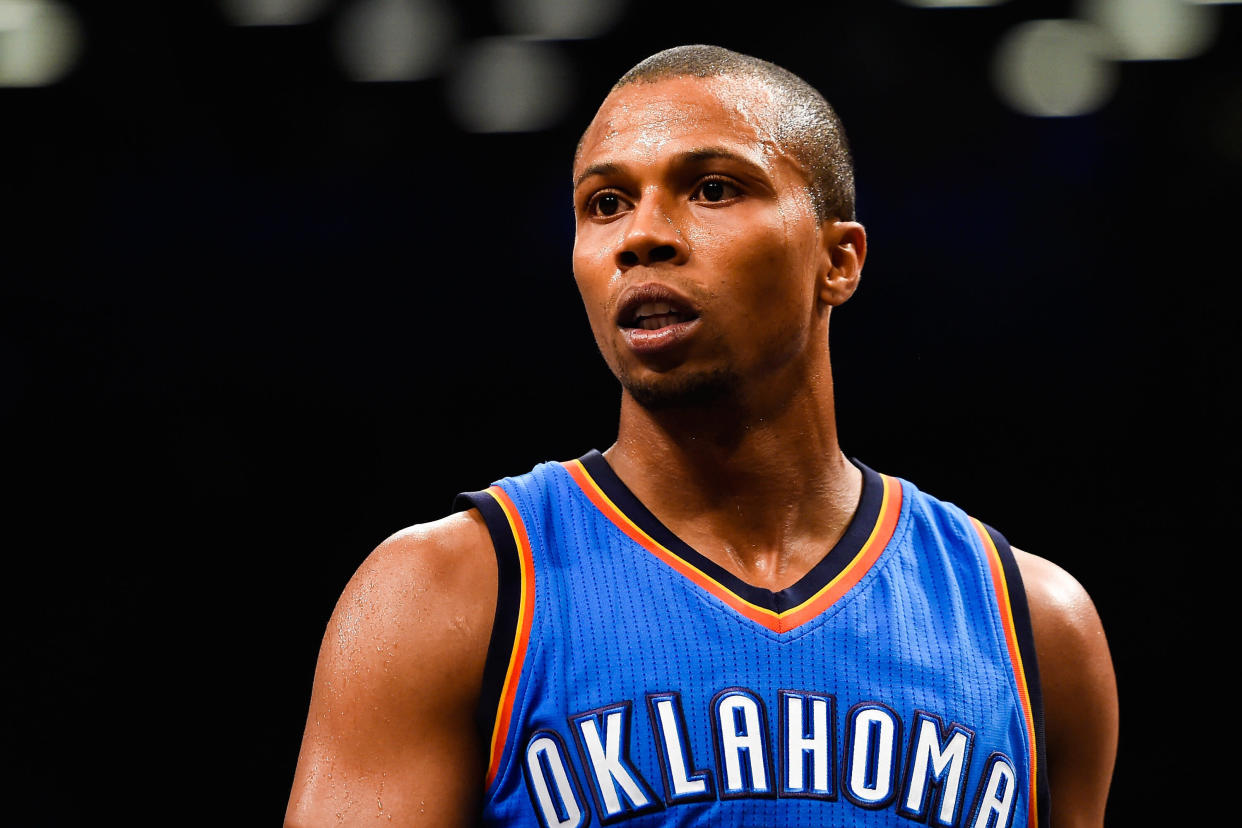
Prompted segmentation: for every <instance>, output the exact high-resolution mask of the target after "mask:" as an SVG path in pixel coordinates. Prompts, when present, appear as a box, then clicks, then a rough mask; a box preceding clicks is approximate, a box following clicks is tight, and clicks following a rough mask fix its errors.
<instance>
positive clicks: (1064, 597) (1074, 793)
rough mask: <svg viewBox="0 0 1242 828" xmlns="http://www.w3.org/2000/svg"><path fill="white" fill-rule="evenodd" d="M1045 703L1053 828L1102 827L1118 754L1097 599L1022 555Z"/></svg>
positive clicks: (1112, 687) (1112, 684)
mask: <svg viewBox="0 0 1242 828" xmlns="http://www.w3.org/2000/svg"><path fill="white" fill-rule="evenodd" d="M1014 557H1015V558H1016V559H1017V562H1018V568H1019V569H1020V570H1021V572H1022V581H1023V585H1024V586H1025V588H1026V595H1027V601H1028V603H1029V604H1030V609H1031V627H1032V628H1033V632H1034V634H1035V653H1036V657H1037V658H1038V659H1039V675H1040V684H1041V687H1042V690H1043V699H1044V726H1045V731H1044V735H1045V738H1046V746H1047V750H1048V783H1049V786H1050V788H1051V793H1052V820H1053V821H1052V825H1053V828H1099V826H1103V824H1104V807H1105V805H1106V804H1107V802H1108V788H1109V784H1110V782H1111V781H1112V775H1113V762H1114V761H1115V759H1116V756H1117V679H1116V677H1115V675H1114V673H1113V661H1112V657H1111V656H1110V655H1109V651H1108V641H1107V640H1106V639H1105V637H1104V626H1103V625H1102V624H1101V623H1100V616H1099V614H1098V613H1097V612H1096V610H1095V605H1094V604H1093V603H1092V602H1091V597H1090V596H1089V595H1087V591H1086V590H1085V589H1083V587H1082V585H1081V584H1079V583H1078V581H1076V580H1075V579H1074V577H1073V576H1072V575H1070V574H1069V573H1068V572H1066V571H1065V570H1064V569H1061V567H1059V566H1057V565H1056V564H1054V563H1052V562H1051V561H1047V560H1044V559H1043V558H1039V557H1036V556H1035V555H1031V554H1029V553H1026V552H1022V551H1020V550H1018V549H1015V550H1014Z"/></svg>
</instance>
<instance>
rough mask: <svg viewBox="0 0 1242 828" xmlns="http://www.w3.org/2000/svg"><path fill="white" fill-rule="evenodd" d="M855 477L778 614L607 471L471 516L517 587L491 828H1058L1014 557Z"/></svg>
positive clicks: (973, 530) (925, 507) (498, 628)
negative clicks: (616, 827) (817, 555)
mask: <svg viewBox="0 0 1242 828" xmlns="http://www.w3.org/2000/svg"><path fill="white" fill-rule="evenodd" d="M856 465H858V466H859V468H860V469H861V470H862V473H863V481H864V484H863V491H862V497H861V500H860V503H859V506H858V510H857V512H856V513H855V515H854V517H853V519H852V521H851V522H850V524H849V526H848V528H847V529H846V531H845V533H844V535H843V536H842V537H841V539H840V541H838V543H837V544H836V546H835V547H834V548H833V549H832V550H831V551H830V552H829V553H828V554H826V555H825V556H824V558H823V559H822V561H821V562H820V563H819V564H817V565H816V566H815V567H814V568H813V569H812V570H811V571H810V572H809V573H808V574H807V575H806V576H805V577H804V578H802V579H801V580H800V581H799V582H798V583H797V584H795V585H793V586H791V587H789V588H787V589H784V590H781V591H780V592H771V591H768V590H765V589H761V588H757V587H754V586H751V585H749V584H747V583H745V582H744V581H742V580H740V579H739V578H737V577H735V576H733V575H732V574H731V573H729V572H728V571H726V570H725V569H723V568H722V567H720V566H718V565H716V564H714V563H713V562H712V561H710V560H709V559H707V558H706V557H704V556H703V555H701V554H699V553H698V552H696V551H695V550H694V549H692V548H690V547H689V546H688V545H687V544H686V543H684V542H683V541H681V540H679V539H678V538H677V537H676V536H675V535H674V534H673V533H672V532H671V531H669V530H668V529H667V528H666V527H665V526H664V525H663V524H661V523H660V521H659V520H657V519H656V518H655V516H654V515H652V513H651V512H650V511H648V510H647V508H646V507H644V506H643V504H642V503H641V502H639V501H638V499H637V498H636V497H635V496H634V495H633V494H632V493H631V492H630V491H629V490H628V489H627V488H626V486H625V485H624V483H622V481H621V480H620V478H618V477H617V475H616V474H615V473H614V472H613V471H612V469H611V468H610V466H609V465H608V463H607V461H606V460H605V459H604V457H603V456H602V455H601V454H599V453H598V452H591V453H589V454H587V455H586V456H585V457H582V458H581V459H579V460H574V461H571V462H568V463H544V464H541V465H539V466H538V467H536V468H535V469H534V470H533V471H532V472H530V473H529V474H525V475H522V476H520V477H514V478H506V479H504V480H501V481H499V482H498V483H496V484H495V485H493V486H492V487H491V488H489V489H487V490H486V491H483V492H473V493H467V494H463V495H460V496H459V498H458V501H457V505H458V508H469V507H471V506H473V507H476V508H478V509H479V511H480V512H481V513H482V515H483V517H484V519H485V521H486V523H487V525H488V528H489V530H490V532H491V535H492V540H493V543H494V545H495V547H496V553H497V560H498V565H499V573H500V590H499V596H498V602H497V613H496V621H495V624H494V628H493V634H492V640H491V647H490V650H489V655H488V662H487V666H486V670H485V676H484V692H483V700H482V702H481V705H480V730H481V733H482V735H483V743H484V744H485V745H487V746H488V751H487V759H488V768H487V775H486V779H485V781H484V785H485V795H484V812H483V821H484V824H486V825H505V826H538V827H539V828H578V827H579V826H585V825H588V824H592V823H597V824H601V825H608V824H612V823H624V824H625V825H626V826H627V828H630V827H631V826H632V828H639V827H640V826H655V825H737V826H755V828H759V827H760V826H763V827H764V828H801V827H803V826H805V828H823V827H824V826H837V827H840V826H847V825H848V826H906V827H907V828H908V826H909V824H910V822H911V821H915V822H924V823H927V824H929V825H939V826H970V828H1010V827H1011V826H1032V828H1033V827H1034V826H1037V825H1046V824H1047V813H1048V808H1047V801H1048V799H1047V789H1046V786H1045V785H1044V782H1043V765H1044V760H1043V751H1042V740H1043V735H1042V731H1043V727H1042V712H1041V706H1040V700H1039V682H1038V676H1037V668H1036V663H1035V658H1034V646H1033V640H1032V638H1031V631H1030V622H1029V617H1028V610H1027V606H1026V599H1025V594H1024V592H1023V590H1022V585H1021V579H1020V577H1019V574H1018V569H1017V566H1016V564H1015V562H1014V558H1013V553H1012V551H1011V550H1010V548H1009V545H1008V543H1006V541H1005V540H1004V539H1003V538H1002V537H1001V536H1000V535H999V534H998V533H996V532H995V531H993V530H992V529H990V528H989V527H987V526H985V525H983V524H981V523H979V522H978V521H975V520H973V519H972V518H970V517H968V516H967V515H966V514H964V513H963V512H962V511H961V510H960V509H958V508H957V507H956V506H953V505H951V504H948V503H944V502H941V501H939V500H936V499H934V498H932V497H930V496H928V495H926V494H924V493H922V492H920V491H919V490H918V489H917V488H915V487H914V486H913V485H912V484H910V483H908V482H906V481H903V480H899V479H897V478H894V477H889V476H886V475H881V474H877V473H876V472H873V471H871V470H870V469H868V468H866V467H865V466H862V465H861V464H857V463H856Z"/></svg>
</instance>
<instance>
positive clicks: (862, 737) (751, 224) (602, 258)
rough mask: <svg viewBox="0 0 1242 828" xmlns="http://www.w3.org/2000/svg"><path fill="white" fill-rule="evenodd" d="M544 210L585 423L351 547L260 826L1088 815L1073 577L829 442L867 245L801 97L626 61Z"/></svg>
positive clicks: (786, 80) (711, 62) (1107, 756)
mask: <svg viewBox="0 0 1242 828" xmlns="http://www.w3.org/2000/svg"><path fill="white" fill-rule="evenodd" d="M574 204H575V210H576V215H577V237H576V241H575V246H574V255H573V262H574V274H575V278H576V280H577V282H578V286H579V288H580V290H581V293H582V298H583V301H584V304H585V306H586V310H587V314H588V316H589V318H590V321H591V326H592V330H593V331H594V334H595V337H596V340H597V342H598V344H599V347H600V350H601V351H602V353H603V355H604V357H605V359H606V361H607V362H608V364H609V366H610V367H611V369H612V370H613V372H614V373H615V374H616V376H617V377H618V379H619V380H620V382H621V385H622V389H623V391H622V399H621V414H620V427H619V430H618V436H617V442H616V443H615V444H614V445H613V446H612V447H611V448H610V449H608V450H607V451H606V452H604V453H603V454H602V455H601V454H598V453H595V452H592V453H591V454H588V455H587V456H586V457H583V458H582V459H581V460H577V461H572V462H569V463H563V464H562V463H551V464H543V465H541V466H539V467H538V468H536V469H535V471H534V472H532V473H531V474H528V475H523V476H522V477H519V478H510V479H506V480H505V481H502V482H501V483H500V484H498V485H496V486H493V487H492V488H491V489H489V490H488V491H487V492H480V493H474V494H471V495H466V496H463V499H462V501H461V505H462V506H463V507H466V508H465V509H464V510H463V511H461V512H459V513H457V514H455V515H453V516H451V517H448V518H445V519H443V520H440V521H437V522H435V523H431V524H428V525H424V526H418V527H414V528H412V529H408V530H406V531H404V532H401V533H398V534H397V535H395V536H393V537H392V538H390V539H388V540H387V541H385V542H384V543H383V544H381V546H380V547H379V548H378V549H376V550H375V552H374V553H373V554H372V555H371V556H370V557H369V558H368V559H367V561H366V562H365V563H364V564H363V566H362V567H361V568H360V569H359V571H358V573H357V574H356V575H355V576H354V578H353V579H352V580H351V582H350V584H349V586H348V587H347V588H346V590H345V593H344V595H343V597H342V598H341V601H340V603H339V605H338V607H337V609H336V612H335V614H334V616H333V619H332V621H331V623H330V624H329V628H328V631H327V635H326V637H325V640H324V644H323V649H322V651H321V655H320V660H319V665H318V669H317V673H316V679H315V687H314V691H313V695H312V700H311V711H310V716H309V720H308V723H307V729H306V735H305V739H304V742H303V746H302V754H301V758H300V760H299V764H298V770H297V774H296V778H295V781H294V788H293V796H292V799H291V801H290V804H289V810H288V814H287V823H286V824H287V825H291V826H318V825H338V824H345V825H355V824H370V823H372V822H389V821H391V822H392V823H393V824H427V825H460V824H470V823H474V822H477V821H478V820H479V818H480V814H482V818H483V820H484V821H485V822H486V823H488V824H506V825H510V824H511V825H540V826H546V828H552V826H580V825H587V824H589V823H590V822H591V821H592V820H598V821H599V823H600V824H605V823H611V822H614V821H618V822H628V823H629V824H632V825H636V826H637V825H657V824H659V825H663V824H728V825H751V826H760V825H763V826H785V827H786V828H788V827H789V826H812V825H814V826H823V825H838V826H842V825H905V824H907V823H908V822H909V821H910V820H915V821H925V822H929V823H931V824H935V825H971V826H975V825H977V826H997V828H1003V826H1024V825H1036V824H1041V825H1046V824H1049V822H1048V818H1049V816H1048V815H1049V797H1048V793H1049V791H1050V792H1051V797H1050V799H1051V814H1052V817H1051V818H1052V820H1053V823H1052V824H1055V825H1056V826H1058V828H1065V826H1078V825H1083V826H1087V825H1100V824H1102V820H1103V813H1104V805H1105V800H1106V798H1107V792H1108V785H1109V780H1110V776H1111V773H1112V764H1113V759H1114V754H1115V749H1116V738H1117V701H1116V688H1115V682H1114V678H1113V670H1112V664H1111V660H1110V657H1109V653H1108V647H1107V644H1106V642H1105V639H1104V634H1103V629H1102V627H1101V624H1100V621H1099V618H1098V616H1097V615H1096V612H1095V610H1094V608H1093V606H1092V604H1091V601H1090V599H1089V598H1088V597H1087V595H1086V594H1085V592H1084V591H1083V589H1082V587H1081V586H1079V585H1078V583H1077V582H1076V581H1074V580H1073V579H1072V578H1071V577H1070V576H1069V575H1067V574H1066V573H1065V572H1063V571H1062V570H1061V569H1059V568H1058V567H1056V566H1055V565H1053V564H1051V563H1049V562H1047V561H1045V560H1043V559H1040V558H1037V557H1035V556H1033V555H1028V554H1025V553H1022V552H1018V551H1016V550H1013V551H1011V550H1010V549H1009V547H1008V544H1007V543H1006V542H1005V541H1004V539H1003V538H1002V537H1001V536H1000V535H999V534H997V533H996V532H994V531H993V530H991V529H989V528H988V527H986V526H984V525H983V524H980V523H978V522H977V521H973V520H972V519H970V518H968V517H967V516H966V515H965V514H963V513H962V512H961V511H960V510H958V509H956V507H953V506H950V505H947V504H944V503H941V502H940V501H937V500H935V499H934V498H931V497H929V496H927V495H925V494H923V493H921V492H919V491H918V490H917V489H916V488H915V487H913V486H912V485H910V484H909V483H906V482H904V481H900V480H898V479H896V478H892V477H887V476H885V475H880V474H877V473H876V472H873V471H871V470H870V469H867V468H866V467H864V466H862V465H861V464H856V463H852V462H850V461H849V460H847V459H846V458H845V457H844V456H843V454H842V452H841V450H840V448H839V446H838V441H837V433H836V425H835V418H834V403H833V390H832V379H831V370H830V365H829V351H828V321H829V316H830V314H831V312H832V310H833V309H834V308H836V307H837V306H839V305H841V304H842V303H843V302H845V301H846V300H847V299H848V298H849V297H850V296H851V294H852V293H853V292H854V289H855V287H856V286H857V284H858V280H859V276H860V273H861V271H862V266H863V261H864V259H865V256H866V234H865V232H864V230H863V227H862V226H861V225H860V224H858V223H857V222H856V221H854V209H853V184H852V171H851V166H850V162H849V156H848V151H847V149H846V146H845V139H844V135H843V133H842V131H841V128H840V124H839V123H838V121H837V119H836V116H835V114H834V113H833V112H832V110H831V109H830V108H829V107H828V105H827V103H826V102H824V101H823V99H822V97H820V96H819V94H818V93H817V92H815V91H814V90H813V89H811V88H810V87H809V86H807V85H806V84H805V83H804V82H802V81H801V80H800V79H798V78H796V77H794V76H793V75H791V74H790V73H788V72H786V71H785V70H783V69H780V68H778V67H775V66H773V65H771V64H768V63H765V62H763V61H759V60H756V59H754V58H750V57H746V56H742V55H738V54H735V53H732V52H728V51H726V50H723V49H718V48H715V47H706V46H692V47H683V48H679V49H674V50H669V51H667V52H662V53H660V54H658V55H655V56H653V57H651V58H649V59H648V60H646V61H644V62H643V63H641V64H639V65H638V66H637V67H635V69H633V70H631V71H630V72H629V73H628V74H627V75H626V76H624V77H623V78H622V79H621V81H619V82H618V84H617V85H616V86H615V87H614V88H613V90H612V92H611V93H610V94H609V96H608V98H607V99H606V100H605V101H604V103H603V105H602V106H601V108H600V110H599V112H598V113H597V115H596V117H595V119H594V121H593V122H592V123H591V125H590V126H589V128H588V129H587V131H586V133H585V134H584V135H583V137H582V140H581V142H580V144H579V147H578V152H577V154H576V157H575V161H574ZM1032 650H1034V652H1032ZM1036 652H1037V653H1038V664H1037V663H1036V656H1035V653H1036ZM1045 735H1046V740H1045ZM1045 741H1046V744H1045Z"/></svg>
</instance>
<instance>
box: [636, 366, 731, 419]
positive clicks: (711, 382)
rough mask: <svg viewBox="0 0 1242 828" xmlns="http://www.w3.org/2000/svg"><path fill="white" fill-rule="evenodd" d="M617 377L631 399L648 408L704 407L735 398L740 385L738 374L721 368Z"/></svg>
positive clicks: (658, 409)
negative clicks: (635, 376) (690, 372)
mask: <svg viewBox="0 0 1242 828" xmlns="http://www.w3.org/2000/svg"><path fill="white" fill-rule="evenodd" d="M620 380H621V385H622V387H624V388H625V390H626V391H628V392H629V394H630V396H631V397H633V398H634V401H635V402H636V403H638V404H639V405H640V406H642V407H643V408H645V409H647V410H648V411H670V410H679V409H695V408H707V407H710V406H713V405H717V404H719V403H721V402H723V401H725V400H727V399H730V398H732V397H735V396H736V395H737V392H738V386H739V382H738V376H737V375H736V374H735V373H733V372H732V371H729V370H726V369H723V368H718V369H715V370H712V371H705V372H701V373H697V374H683V375H676V376H670V375H656V376H654V377H651V378H650V379H643V380H638V379H634V378H633V377H628V376H622V377H620Z"/></svg>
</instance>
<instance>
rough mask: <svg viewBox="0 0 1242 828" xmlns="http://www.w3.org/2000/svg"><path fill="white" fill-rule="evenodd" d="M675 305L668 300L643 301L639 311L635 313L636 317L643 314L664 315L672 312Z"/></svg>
mask: <svg viewBox="0 0 1242 828" xmlns="http://www.w3.org/2000/svg"><path fill="white" fill-rule="evenodd" d="M672 310H673V306H672V305H670V304H669V303H668V302H643V303H642V304H641V305H639V306H638V311H637V312H636V313H635V314H634V315H635V316H636V317H643V316H663V315H664V314H666V313H670V312H672Z"/></svg>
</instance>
